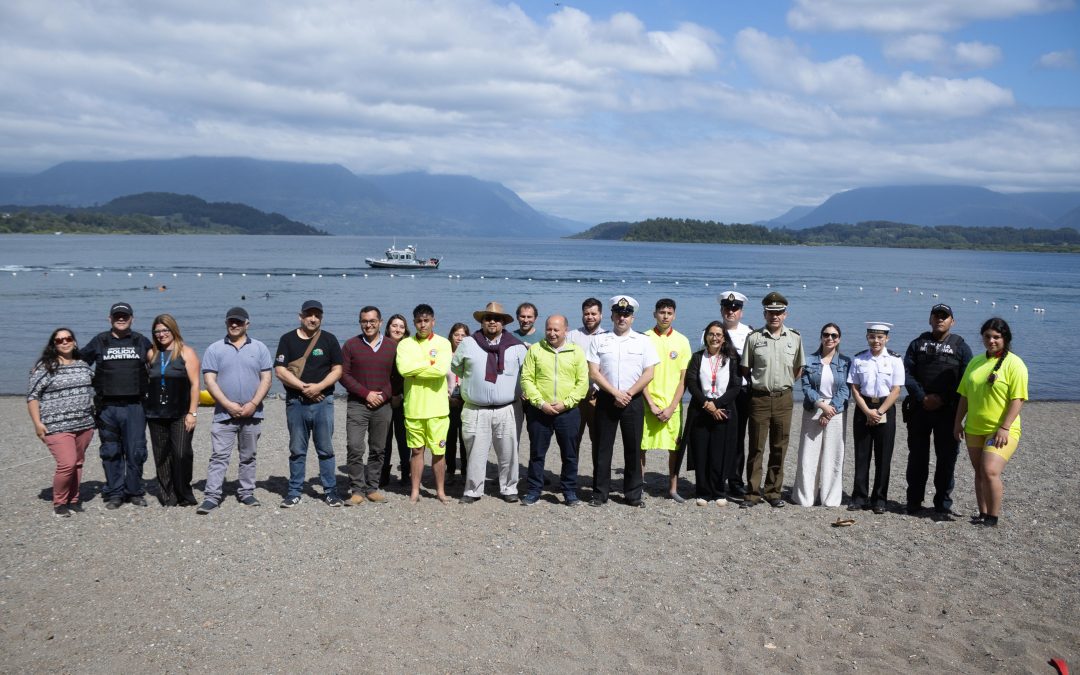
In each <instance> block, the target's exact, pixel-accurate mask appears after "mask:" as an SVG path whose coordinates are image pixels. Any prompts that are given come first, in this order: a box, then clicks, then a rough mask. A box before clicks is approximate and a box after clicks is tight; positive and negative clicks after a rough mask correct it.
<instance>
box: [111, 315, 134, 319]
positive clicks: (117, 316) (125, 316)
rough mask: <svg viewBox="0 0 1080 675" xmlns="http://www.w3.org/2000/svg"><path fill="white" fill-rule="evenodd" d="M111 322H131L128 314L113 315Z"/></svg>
mask: <svg viewBox="0 0 1080 675" xmlns="http://www.w3.org/2000/svg"><path fill="white" fill-rule="evenodd" d="M112 320H113V321H131V315H130V314H113V318H112Z"/></svg>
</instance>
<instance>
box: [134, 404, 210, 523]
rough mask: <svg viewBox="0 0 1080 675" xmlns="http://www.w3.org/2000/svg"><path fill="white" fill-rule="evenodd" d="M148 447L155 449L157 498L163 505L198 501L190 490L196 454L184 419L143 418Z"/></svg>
mask: <svg viewBox="0 0 1080 675" xmlns="http://www.w3.org/2000/svg"><path fill="white" fill-rule="evenodd" d="M146 426H147V428H148V429H149V430H150V446H151V447H152V448H153V449H154V468H155V469H156V470H157V481H158V499H159V500H160V501H161V503H162V505H164V506H176V505H177V504H180V505H186V506H194V505H195V504H198V503H199V502H198V500H196V499H195V493H194V492H192V490H191V465H192V462H193V461H194V459H195V453H194V452H193V451H192V449H191V436H192V435H191V434H190V433H188V431H187V430H186V429H185V428H184V418H183V417H177V418H176V419H150V420H146Z"/></svg>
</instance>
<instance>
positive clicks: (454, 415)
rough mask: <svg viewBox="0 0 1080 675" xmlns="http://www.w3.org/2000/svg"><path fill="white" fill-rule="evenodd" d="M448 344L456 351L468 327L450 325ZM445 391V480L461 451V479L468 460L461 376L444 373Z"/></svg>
mask: <svg viewBox="0 0 1080 675" xmlns="http://www.w3.org/2000/svg"><path fill="white" fill-rule="evenodd" d="M447 337H448V338H450V346H451V347H452V348H453V350H454V351H455V352H456V351H457V348H458V345H460V344H461V341H462V340H464V339H465V338H467V337H469V327H468V326H466V325H465V324H463V323H460V322H459V323H455V324H454V325H453V326H451V327H450V333H449V334H448V335H447ZM446 391H447V393H448V394H449V395H450V430H449V431H448V432H446V480H447V482H450V481H452V480H453V478H454V472H455V471H456V470H457V466H458V462H457V460H458V453H459V451H460V453H461V474H460V476H461V479H462V480H464V479H465V473H466V471H465V469H466V468H467V467H468V464H469V460H468V458H467V457H466V456H465V438H464V437H463V436H462V434H461V408H462V406H463V405H464V404H465V402H464V401H462V399H461V378H460V377H458V376H457V375H455V374H454V371H450V372H448V373H447V374H446Z"/></svg>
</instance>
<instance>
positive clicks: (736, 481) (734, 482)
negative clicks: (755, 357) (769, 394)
mask: <svg viewBox="0 0 1080 675" xmlns="http://www.w3.org/2000/svg"><path fill="white" fill-rule="evenodd" d="M735 410H736V412H738V414H739V415H738V417H739V419H738V430H737V431H736V434H737V436H736V437H735V441H736V447H735V448H734V449H733V450H732V451H731V452H732V456H731V461H732V464H731V474H730V476H731V477H730V478H728V488H729V489H730V490H731V492H732V493H734V494H739V493H742V492H744V491H745V484H744V483H743V471H744V470H745V469H746V425H747V423H748V422H749V421H750V387H746V386H744V387H743V388H742V389H740V390H739V393H738V395H737V396H736V397H735Z"/></svg>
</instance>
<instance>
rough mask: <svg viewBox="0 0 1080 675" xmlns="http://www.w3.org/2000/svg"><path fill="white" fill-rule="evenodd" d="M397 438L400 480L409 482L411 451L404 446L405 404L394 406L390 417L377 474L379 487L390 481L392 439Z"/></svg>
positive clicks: (392, 454)
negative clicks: (380, 468)
mask: <svg viewBox="0 0 1080 675" xmlns="http://www.w3.org/2000/svg"><path fill="white" fill-rule="evenodd" d="M395 440H397V449H398V461H399V462H400V463H401V464H400V466H399V468H400V469H401V482H402V483H408V482H409V475H410V472H409V466H410V465H409V461H410V460H411V459H412V452H411V451H410V450H409V449H408V448H407V447H405V406H404V405H402V406H400V407H397V408H394V412H393V417H392V418H391V424H390V429H389V430H387V433H386V449H385V450H384V451H383V465H382V475H381V476H379V487H386V486H387V485H388V484H389V483H390V467H391V465H392V464H393V457H394V441H395Z"/></svg>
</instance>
